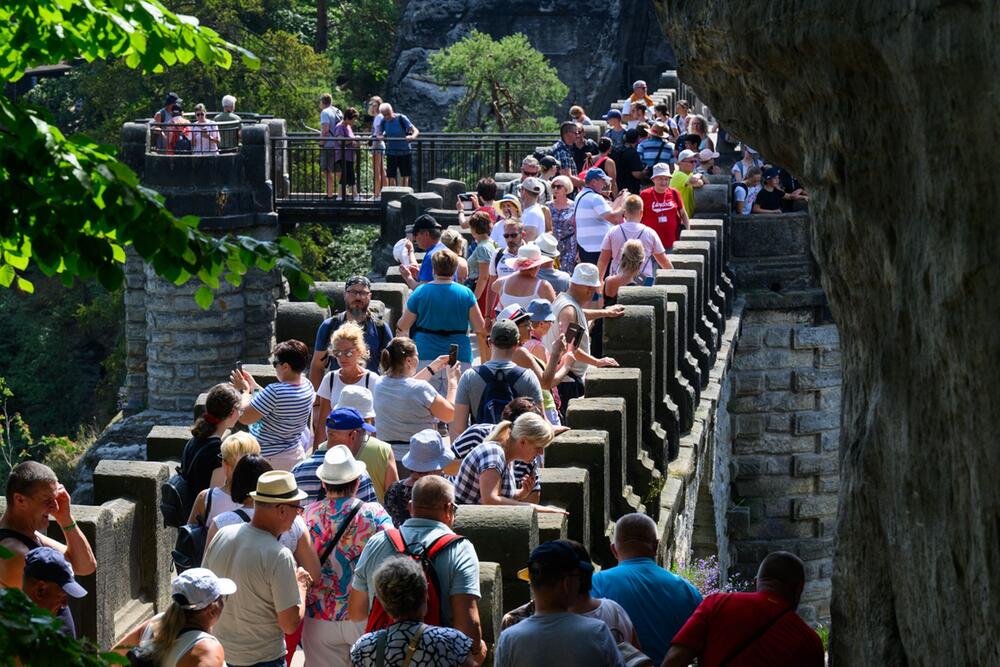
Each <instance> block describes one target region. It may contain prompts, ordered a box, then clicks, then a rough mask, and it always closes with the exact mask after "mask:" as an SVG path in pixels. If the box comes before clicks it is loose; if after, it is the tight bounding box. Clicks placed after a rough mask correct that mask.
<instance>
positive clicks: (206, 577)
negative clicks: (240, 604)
mask: <svg viewBox="0 0 1000 667" xmlns="http://www.w3.org/2000/svg"><path fill="white" fill-rule="evenodd" d="M235 592H236V583H235V582H234V581H233V580H232V579H224V578H222V577H217V576H215V573H214V572H212V571H211V570H209V569H206V568H204V567H193V568H191V569H188V570H184V571H183V572H181V573H180V574H179V575H177V578H176V579H174V580H173V582H171V584H170V594H171V596H172V597H173V599H174V602H175V603H176V604H177V605H178V606H180V607H181V609H185V610H188V611H199V610H201V609H204V608H205V607H207V606H208V605H210V604H212V603H213V602H215V601H216V600H218V599H219V598H220V597H221V596H223V595H232V594H233V593H235Z"/></svg>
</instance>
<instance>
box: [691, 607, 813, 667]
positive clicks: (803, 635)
mask: <svg viewBox="0 0 1000 667" xmlns="http://www.w3.org/2000/svg"><path fill="white" fill-rule="evenodd" d="M788 605H789V603H788V601H786V600H784V599H782V598H781V597H779V596H776V595H773V594H771V593H762V592H757V593H717V594H715V595H709V596H708V597H707V598H705V599H704V600H703V601H702V603H701V604H700V605H698V608H697V609H695V611H694V613H693V614H691V618H689V619H688V620H687V623H685V624H684V627H682V628H681V629H680V631H679V632H678V633H677V634H676V635H674V639H673V642H671V643H673V644H678V645H680V646H684V647H687V648H689V649H691V650H693V651H696V652H697V654H698V665H699V666H700V667H716V666H717V665H719V664H720V663H721V662H722V661H723V660H725V659H726V657H727V656H728V655H729V654H730V653H731V652H733V651H735V650H736V649H737V648H738V647H739V646H741V645H742V644H743V643H744V642H745V641H746V640H747V639H749V638H750V637H752V636H753V635H755V634H757V631H758V630H760V629H761V628H762V627H764V625H765V624H766V623H768V622H769V621H771V620H772V619H774V618H775V617H777V616H778V615H779V614H781V613H782V612H783V611H785V609H787V608H788ZM727 665H728V666H729V667H823V643H822V642H821V641H820V638H819V635H817V634H816V632H815V631H814V630H813V629H812V628H810V627H809V626H808V625H806V624H805V622H804V621H803V620H802V619H801V618H799V615H798V614H796V613H794V612H792V613H789V614H785V615H784V617H783V618H781V619H780V620H778V622H776V623H775V624H774V625H772V626H771V627H770V628H768V629H767V631H766V632H765V633H764V634H762V635H760V636H759V637H757V639H755V640H754V641H753V642H752V643H751V644H749V645H748V646H747V647H746V648H745V649H744V650H743V651H742V652H740V654H739V655H738V656H736V657H734V658H733V659H732V660H731V661H730V662H729V663H727Z"/></svg>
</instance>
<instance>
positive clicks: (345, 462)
mask: <svg viewBox="0 0 1000 667" xmlns="http://www.w3.org/2000/svg"><path fill="white" fill-rule="evenodd" d="M367 469H368V466H366V465H365V462H364V461H358V460H357V459H355V458H354V454H352V453H351V450H350V448H348V446H347V445H336V446H335V447H331V448H330V449H328V450H326V454H324V455H323V463H322V464H321V465H320V466H319V467H318V468H316V476H317V477H319V478H320V481H323V482H326V483H327V484H347V483H348V482H353V481H354V480H356V479H357V478H358V477H361V475H362V473H364V472H365V470H367Z"/></svg>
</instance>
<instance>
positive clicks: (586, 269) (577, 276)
mask: <svg viewBox="0 0 1000 667" xmlns="http://www.w3.org/2000/svg"><path fill="white" fill-rule="evenodd" d="M569 281H570V282H571V283H573V284H574V285H582V286H584V287H600V286H601V279H600V278H599V277H598V273H597V267H596V266H595V265H593V264H590V263H588V262H583V263H582V264H577V265H576V267H575V268H574V269H573V277H572V278H570V279H569Z"/></svg>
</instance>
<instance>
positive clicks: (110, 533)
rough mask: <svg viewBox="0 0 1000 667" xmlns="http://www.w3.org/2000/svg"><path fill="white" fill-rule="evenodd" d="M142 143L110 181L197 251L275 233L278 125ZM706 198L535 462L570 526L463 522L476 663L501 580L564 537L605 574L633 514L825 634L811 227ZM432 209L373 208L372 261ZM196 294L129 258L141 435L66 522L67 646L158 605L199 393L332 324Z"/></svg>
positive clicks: (238, 298) (261, 372)
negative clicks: (83, 545)
mask: <svg viewBox="0 0 1000 667" xmlns="http://www.w3.org/2000/svg"><path fill="white" fill-rule="evenodd" d="M666 76H668V75H665V77H666ZM667 82H668V83H669V82H670V81H667ZM662 87H663V86H661V88H662ZM675 88H676V86H675ZM673 94H675V95H676V92H674V93H673ZM688 96H689V97H690V96H691V95H690V93H688ZM144 131H145V128H143V127H142V126H136V125H126V127H125V128H124V131H123V132H124V139H125V148H124V154H125V158H126V161H127V162H129V163H130V164H131V166H133V168H135V169H137V171H139V173H140V174H141V175H142V176H143V181H144V183H146V184H147V185H150V186H151V187H154V188H156V189H158V190H160V191H161V192H163V193H164V194H165V195H166V197H167V202H168V206H170V208H171V209H172V210H174V211H175V212H177V213H200V214H201V215H202V216H203V222H202V225H203V228H204V229H207V230H213V231H215V230H218V231H239V232H240V233H247V234H252V235H254V236H258V237H260V238H271V237H273V236H276V235H277V234H278V232H279V227H280V225H279V219H278V218H279V213H278V212H276V211H275V210H274V209H273V202H274V201H275V199H274V194H273V192H274V188H275V187H276V186H275V184H274V182H273V180H272V179H271V178H269V174H272V173H273V172H272V168H273V165H274V164H275V163H277V162H280V160H281V157H280V156H278V155H275V151H274V146H275V143H274V142H273V141H271V140H270V137H271V136H273V135H272V133H279V134H278V136H281V135H280V133H281V132H283V125H282V121H280V120H268V121H266V122H264V123H259V124H251V125H247V126H244V128H243V146H242V149H241V150H240V151H239V152H237V153H235V154H231V155H218V156H200V155H199V156H190V155H189V156H167V155H156V154H152V153H149V152H148V151H146V143H145V142H146V139H145V136H144ZM598 131H600V128H598ZM498 176H500V174H498ZM511 176H513V175H511ZM719 180H720V182H717V183H713V184H711V185H708V186H706V187H705V188H703V189H701V190H699V191H697V198H696V208H697V214H696V219H695V220H694V221H693V224H692V226H691V229H690V230H687V231H685V232H684V233H683V234H682V238H681V240H680V241H679V242H678V243H677V245H676V246H675V252H674V254H673V255H672V257H671V259H672V262H673V265H674V268H673V269H671V270H666V271H664V270H661V271H658V272H657V275H656V281H655V285H654V286H652V287H629V288H625V289H623V290H622V292H621V296H620V300H619V302H620V303H622V304H623V305H624V306H625V315H624V316H623V317H621V318H618V319H614V320H608V321H607V322H606V326H605V331H604V344H605V350H606V354H608V355H609V356H613V357H615V358H616V359H617V360H618V361H619V362H620V363H621V368H618V369H594V370H593V371H592V372H591V373H590V374H589V375H588V384H587V396H586V397H585V398H581V399H576V400H574V401H572V402H571V403H570V405H569V411H568V420H567V422H568V424H569V426H571V427H572V430H571V431H570V432H568V433H566V434H565V435H562V436H560V437H559V438H558V439H557V440H556V441H555V442H554V443H553V444H552V445H551V446H550V447H549V448H548V449H547V450H546V466H545V468H544V470H543V471H542V473H541V480H542V502H544V503H551V504H554V505H559V506H561V507H564V508H566V509H568V510H569V515H568V517H563V516H554V515H547V514H537V513H535V512H534V511H533V510H532V509H530V508H511V507H475V506H462V507H461V508H460V509H459V511H458V515H457V525H456V530H457V531H458V532H460V533H462V534H465V535H467V536H468V537H469V538H470V539H471V540H472V542H473V543H474V544H475V546H476V550H477V552H478V553H479V556H480V558H481V560H482V561H483V567H482V571H481V578H482V590H483V599H482V601H481V604H480V613H481V616H482V619H483V625H484V633H485V637H486V639H487V642H488V643H490V644H492V642H493V641H494V640H495V638H496V635H497V632H498V627H499V621H500V616H501V614H502V612H503V611H504V610H507V609H510V608H512V607H514V606H516V605H518V604H520V603H522V602H524V601H526V599H527V597H528V589H527V585H526V584H524V583H523V582H519V581H518V580H517V579H516V576H515V575H516V572H517V570H518V568H520V567H522V566H523V564H524V562H525V561H526V559H527V557H528V554H529V552H530V550H531V549H532V548H533V547H534V546H535V545H537V544H538V543H539V542H540V541H545V540H548V539H554V538H557V537H561V536H567V537H570V538H572V539H576V540H579V541H580V542H582V543H583V544H584V545H586V546H587V547H588V548H589V549H590V551H591V553H592V554H593V556H594V560H595V562H597V563H598V564H599V565H600V566H601V567H610V566H613V565H614V559H613V557H612V556H611V553H610V548H609V542H608V535H609V530H610V527H611V526H612V524H613V521H614V520H615V519H616V518H617V517H618V516H620V515H622V514H623V513H626V512H632V511H643V512H646V513H647V514H649V515H650V516H651V517H652V518H653V519H654V520H655V521H656V523H657V526H658V531H659V535H660V552H659V560H660V561H661V562H662V564H663V565H665V566H674V565H678V564H682V563H690V562H691V561H692V559H694V558H706V557H709V556H717V557H718V559H719V563H720V566H721V569H722V572H723V576H725V575H726V574H727V573H735V572H742V573H744V574H745V575H752V573H753V572H754V571H755V569H756V566H757V564H758V563H759V562H760V560H761V558H762V557H763V555H764V554H765V553H766V552H767V551H769V550H774V549H777V548H785V549H789V550H792V551H794V552H796V553H798V554H799V555H800V556H801V557H802V559H803V560H804V561H805V562H806V566H807V572H808V583H807V587H806V592H805V594H804V596H803V599H802V605H801V607H800V609H799V612H800V613H801V614H802V616H803V617H804V618H806V619H807V620H809V621H811V622H822V623H826V622H828V621H829V617H830V611H829V598H830V576H831V569H832V555H833V534H832V525H833V522H834V518H835V512H836V497H837V491H838V485H839V479H838V475H837V456H838V433H839V424H840V396H841V390H840V383H841V373H840V352H839V340H838V335H837V329H836V327H835V326H834V324H833V323H832V321H831V319H830V315H829V311H828V310H827V308H826V299H825V296H824V294H823V292H822V290H821V289H820V288H819V283H818V278H819V275H818V272H817V269H816V265H815V263H814V262H813V260H812V257H811V254H810V233H809V229H810V226H809V218H808V213H805V212H802V213H792V214H783V215H775V216H751V217H743V216H731V215H730V213H729V211H730V204H729V185H728V183H727V182H726V177H722V178H720V179H719ZM430 188H431V190H432V191H431V192H408V191H406V190H403V189H399V188H396V189H389V188H387V189H385V190H383V191H382V193H381V200H380V205H381V206H383V208H384V211H385V215H384V220H383V222H382V231H383V241H385V242H387V243H389V244H391V243H392V242H394V241H395V240H396V239H398V238H399V237H400V236H401V235H402V228H403V225H404V224H405V223H406V221H407V220H411V219H412V218H415V217H416V216H417V215H419V214H420V212H422V211H425V210H430V211H433V212H434V213H435V215H441V216H442V218H443V219H444V220H445V222H449V221H450V218H448V217H447V215H448V214H449V211H448V209H447V208H442V206H443V205H444V202H446V201H449V197H450V200H451V201H453V199H454V197H453V196H452V193H453V192H457V191H459V190H458V188H464V184H461V183H456V182H455V181H453V180H450V179H431V180H430ZM195 289H196V286H195V285H194V284H189V285H184V286H180V287H177V286H175V285H173V284H171V283H169V282H167V281H164V280H162V279H161V278H159V277H157V276H156V275H155V274H154V272H153V271H152V270H151V269H150V267H147V266H144V265H143V264H142V262H141V261H140V260H138V259H137V258H136V257H135V256H134V255H130V256H129V258H128V262H127V292H126V306H127V308H126V312H127V325H126V327H127V328H126V331H127V342H128V391H129V401H130V412H131V414H132V416H130V417H129V418H128V419H126V422H131V423H133V424H139V425H143V424H145V425H147V426H145V427H144V430H143V433H145V432H146V431H147V430H148V435H147V436H146V438H145V446H144V447H143V448H142V456H143V458H145V460H144V461H141V460H140V461H135V460H110V459H108V460H102V461H100V462H99V463H98V464H97V465H96V469H95V472H94V478H93V492H92V501H91V504H90V505H85V506H80V507H78V508H77V509H76V516H77V518H78V521H79V523H80V525H81V526H82V528H83V530H84V532H85V534H86V535H87V536H88V538H89V539H90V540H91V542H92V544H93V545H94V548H95V553H96V554H97V559H98V571H97V573H96V574H94V575H92V576H90V577H83V578H82V579H83V584H84V585H85V586H86V587H87V588H88V590H90V591H93V592H94V594H92V595H90V596H88V597H86V598H84V599H83V600H80V601H76V602H74V604H75V605H77V606H76V608H75V610H74V611H75V613H76V617H77V619H79V625H80V628H81V631H82V633H83V634H85V635H87V636H91V637H93V638H95V639H96V640H97V641H98V642H99V644H100V645H101V646H103V647H107V646H109V645H111V644H112V643H114V642H115V641H116V640H117V639H119V638H120V637H121V636H122V635H123V634H124V633H125V632H126V631H127V630H128V629H129V628H130V627H131V626H132V625H133V624H134V623H136V622H138V621H140V620H143V619H145V618H148V617H149V616H150V615H151V614H153V613H155V612H156V611H158V610H161V609H162V608H163V606H164V605H165V604H166V603H167V601H168V598H169V593H168V590H169V582H170V579H171V559H170V550H171V548H172V546H173V543H174V540H175V534H176V531H175V530H173V529H168V528H164V527H163V526H162V522H161V521H160V517H159V512H158V504H159V486H160V484H161V483H162V482H163V481H165V480H166V479H167V478H168V477H169V475H170V473H171V471H172V469H173V466H174V465H175V464H174V463H172V462H173V461H176V460H177V459H178V458H179V456H180V452H181V449H182V448H183V445H184V443H185V442H186V441H187V439H188V437H189V432H188V431H187V429H186V428H185V426H186V425H189V424H190V423H191V421H192V418H193V417H194V416H195V415H197V414H198V412H199V411H200V410H201V409H203V401H204V396H202V395H201V394H202V392H205V391H206V390H207V389H208V388H209V387H210V386H211V385H213V384H215V383H217V382H220V381H223V380H225V378H226V377H228V374H229V371H230V370H231V369H232V367H233V365H234V364H235V363H236V362H237V361H238V360H241V361H243V362H244V364H245V367H246V369H247V370H248V371H249V372H251V373H253V374H254V376H255V377H256V378H258V380H259V381H261V382H262V383H267V382H269V381H273V380H274V377H273V369H272V368H271V367H270V365H267V364H266V360H267V357H268V354H269V351H270V349H271V347H272V346H273V344H274V343H275V342H277V341H281V340H287V339H290V338H296V339H299V340H302V341H303V342H305V343H306V344H307V345H310V346H311V345H312V342H313V340H314V338H315V332H316V328H317V326H318V325H319V323H320V322H321V321H322V320H323V318H324V317H327V316H328V315H329V313H330V309H326V308H320V307H319V306H317V305H316V304H315V303H313V302H311V301H309V302H296V301H291V300H288V298H287V297H286V291H285V288H284V285H283V282H282V280H281V278H280V276H279V275H276V274H274V273H263V272H259V271H251V272H250V273H249V274H248V275H247V276H246V278H245V280H244V282H243V284H242V285H240V286H239V287H233V286H230V285H224V286H223V287H222V289H220V291H219V292H218V293H217V298H216V300H215V302H214V303H213V305H212V306H211V308H209V309H208V310H204V311H203V310H200V309H199V308H198V307H197V306H196V305H195V302H194V299H193V293H194V291H195ZM315 290H316V291H317V292H322V293H324V294H325V295H327V297H329V299H330V302H331V304H332V306H331V308H332V309H333V310H338V309H341V308H342V307H343V284H341V283H317V284H316V286H315ZM407 295H408V289H407V287H406V286H405V285H404V284H402V283H401V282H399V281H398V273H395V272H393V271H389V272H388V274H387V275H386V277H385V280H384V281H383V282H376V283H375V284H374V285H373V297H374V298H375V299H378V300H380V301H382V302H383V303H384V304H385V306H386V307H387V309H388V313H389V319H390V322H391V323H392V324H394V323H395V320H396V318H398V316H399V314H400V313H401V311H402V307H403V304H404V303H405V300H406V298H407ZM254 362H257V363H256V364H254ZM150 424H153V427H152V429H149V427H148V425H150ZM56 530H58V528H56Z"/></svg>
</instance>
